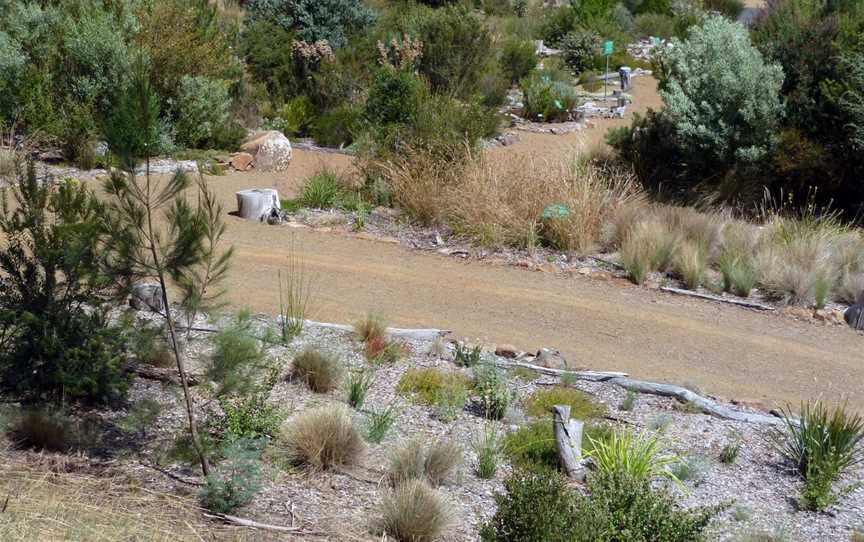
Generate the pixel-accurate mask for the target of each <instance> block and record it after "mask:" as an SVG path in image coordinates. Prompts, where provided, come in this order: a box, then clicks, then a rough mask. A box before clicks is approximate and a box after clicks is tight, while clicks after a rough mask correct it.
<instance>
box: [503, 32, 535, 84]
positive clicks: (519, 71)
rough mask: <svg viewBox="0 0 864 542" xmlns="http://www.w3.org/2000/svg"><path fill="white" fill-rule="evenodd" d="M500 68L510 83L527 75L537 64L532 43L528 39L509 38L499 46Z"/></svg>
mask: <svg viewBox="0 0 864 542" xmlns="http://www.w3.org/2000/svg"><path fill="white" fill-rule="evenodd" d="M499 62H500V63H501V69H502V70H504V75H505V76H506V77H507V78H508V79H509V81H510V82H511V83H516V82H518V81H519V80H521V79H523V78H525V77H527V76H528V74H529V73H531V70H533V69H534V66H536V65H537V55H536V54H535V47H534V44H533V43H532V42H530V41H528V40H518V39H509V40H507V41H505V42H504V45H503V46H502V47H501V58H500V59H499Z"/></svg>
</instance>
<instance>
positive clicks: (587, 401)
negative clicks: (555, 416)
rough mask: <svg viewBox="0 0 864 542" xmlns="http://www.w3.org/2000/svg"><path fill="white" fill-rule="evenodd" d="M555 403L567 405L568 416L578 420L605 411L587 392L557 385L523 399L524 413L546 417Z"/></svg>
mask: <svg viewBox="0 0 864 542" xmlns="http://www.w3.org/2000/svg"><path fill="white" fill-rule="evenodd" d="M555 405H568V406H569V407H570V416H572V417H573V418H575V419H578V420H587V419H590V418H598V417H600V416H603V415H604V414H605V413H606V407H605V406H603V405H602V404H599V403H596V402H595V401H594V400H593V399H592V398H591V396H590V395H588V394H587V393H585V392H583V391H580V390H576V389H573V388H564V387H558V386H556V387H553V388H548V389H542V390H539V391H536V392H534V393H533V394H532V395H531V396H530V397H528V398H527V399H526V400H525V404H524V406H525V413H526V414H528V415H529V416H534V417H541V416H546V417H548V416H549V415H550V413H551V412H552V407H553V406H555Z"/></svg>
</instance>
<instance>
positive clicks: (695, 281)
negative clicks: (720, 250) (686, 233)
mask: <svg viewBox="0 0 864 542" xmlns="http://www.w3.org/2000/svg"><path fill="white" fill-rule="evenodd" d="M673 267H674V269H675V273H677V274H678V276H680V277H681V279H682V280H683V281H684V284H685V285H686V286H687V288H690V289H691V290H695V289H696V288H698V287H699V286H700V285H701V284H702V282H703V281H704V280H705V274H706V273H707V272H708V256H707V254H706V253H705V251H704V249H703V248H702V247H701V246H700V245H698V244H697V243H694V242H692V241H685V242H683V243H681V245H680V246H679V247H678V251H677V253H676V254H675V260H674V262H673Z"/></svg>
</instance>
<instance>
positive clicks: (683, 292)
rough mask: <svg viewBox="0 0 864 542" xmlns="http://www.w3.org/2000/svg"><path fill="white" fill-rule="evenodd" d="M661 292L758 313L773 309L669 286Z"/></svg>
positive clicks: (755, 303)
mask: <svg viewBox="0 0 864 542" xmlns="http://www.w3.org/2000/svg"><path fill="white" fill-rule="evenodd" d="M660 291H661V292H669V293H670V294H678V295H686V296H689V297H697V298H699V299H707V300H708V301H717V302H719V303H726V304H729V305H737V306H739V307H746V308H748V309H756V310H760V311H773V310H774V307H772V306H771V305H765V304H763V303H757V302H756V301H744V300H743V299H732V298H726V297H720V296H719V295H711V294H703V293H701V292H694V291H692V290H683V289H681V288H672V287H669V286H663V287H662V288H660Z"/></svg>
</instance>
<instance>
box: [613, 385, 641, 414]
mask: <svg viewBox="0 0 864 542" xmlns="http://www.w3.org/2000/svg"><path fill="white" fill-rule="evenodd" d="M637 396H638V394H637V393H636V392H635V391H633V390H628V391H627V396H626V397H625V398H624V400H623V401H621V404H620V405H618V410H623V411H624V412H630V411H632V410H633V408H634V407H635V406H636V398H637Z"/></svg>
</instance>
